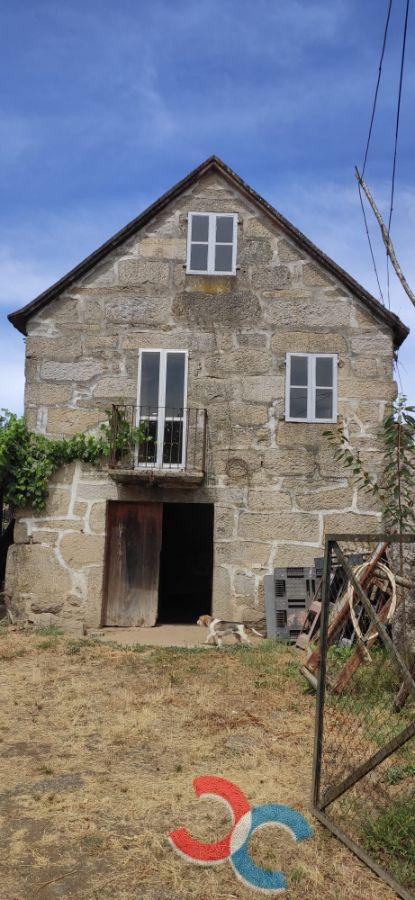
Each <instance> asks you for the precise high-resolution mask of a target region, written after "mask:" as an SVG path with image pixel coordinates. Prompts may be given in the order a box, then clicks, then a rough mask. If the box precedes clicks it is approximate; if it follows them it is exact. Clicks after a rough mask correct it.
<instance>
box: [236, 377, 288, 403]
mask: <svg viewBox="0 0 415 900" xmlns="http://www.w3.org/2000/svg"><path fill="white" fill-rule="evenodd" d="M238 387H239V388H240V390H241V393H242V399H243V400H262V401H265V402H266V403H273V402H274V401H275V400H276V399H277V397H282V396H283V392H284V378H283V377H282V376H281V375H248V376H242V377H241V378H240V379H239V384H238Z"/></svg>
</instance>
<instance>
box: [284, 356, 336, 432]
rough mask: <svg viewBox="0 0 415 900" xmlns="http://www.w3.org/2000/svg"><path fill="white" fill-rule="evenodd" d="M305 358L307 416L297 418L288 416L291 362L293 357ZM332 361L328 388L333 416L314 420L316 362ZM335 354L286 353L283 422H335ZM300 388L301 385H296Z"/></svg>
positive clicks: (316, 386)
mask: <svg viewBox="0 0 415 900" xmlns="http://www.w3.org/2000/svg"><path fill="white" fill-rule="evenodd" d="M298 356H302V357H306V359H307V416H306V417H304V418H298V417H297V416H290V388H291V387H294V386H295V385H291V360H292V358H293V357H298ZM321 358H325V359H332V360H333V385H332V387H331V388H330V390H332V392H333V415H332V417H331V418H330V419H317V418H316V389H317V388H318V385H316V360H317V359H321ZM337 366H338V357H337V353H287V355H286V376H285V420H286V422H314V423H315V424H322V425H324V423H333V422H337ZM298 387H301V385H298ZM304 387H305V385H304Z"/></svg>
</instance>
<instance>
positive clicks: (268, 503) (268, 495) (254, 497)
mask: <svg viewBox="0 0 415 900" xmlns="http://www.w3.org/2000/svg"><path fill="white" fill-rule="evenodd" d="M248 507H249V509H251V510H252V511H253V512H262V511H263V510H264V509H266V510H273V511H274V512H276V513H280V512H287V511H289V510H291V508H292V507H291V497H290V495H289V494H285V493H283V492H282V491H279V490H275V489H272V488H270V489H269V490H261V489H260V488H256V489H252V490H250V491H249V494H248Z"/></svg>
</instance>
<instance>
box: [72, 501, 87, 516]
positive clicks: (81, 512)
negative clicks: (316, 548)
mask: <svg viewBox="0 0 415 900" xmlns="http://www.w3.org/2000/svg"><path fill="white" fill-rule="evenodd" d="M87 511H88V503H85V502H84V501H83V500H77V501H76V503H75V504H74V509H73V512H74V516H79V518H81V519H83V518H85V516H86V513H87Z"/></svg>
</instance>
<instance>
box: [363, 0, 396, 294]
mask: <svg viewBox="0 0 415 900" xmlns="http://www.w3.org/2000/svg"><path fill="white" fill-rule="evenodd" d="M392 5H393V0H389V2H388V11H387V14H386V22H385V28H384V32H383V41H382V48H381V52H380V60H379V67H378V77H377V81H376V88H375V94H374V97H373V103H372V114H371V117H370V125H369V132H368V136H367V141H366V149H365V155H364V160H363V167H362V177H363V175H364V172H365V168H366V163H367V158H368V154H369V147H370V141H371V138H372V131H373V124H374V121H375V114H376V106H377V101H378V94H379V86H380V80H381V77H382V68H383V58H384V56H385V50H386V42H387V39H388V30H389V22H390V17H391V12H392ZM359 200H360V206H361V208H362V214H363V221H364V223H365V230H366V237H367V241H368V244H369V251H370V256H371V258H372V264H373V269H374V272H375V276H376V281H377V285H378V289H379V297H380V298H381V300H382V303H383V305H385V298H384V296H383V292H382V288H381V286H380V279H379V274H378V270H377V266H376V260H375V254H374V252H373V246H372V241H371V239H370V232H369V226H368V222H367V217H366V211H365V207H364V203H363V197H362V191H361V188H360V184H359Z"/></svg>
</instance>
